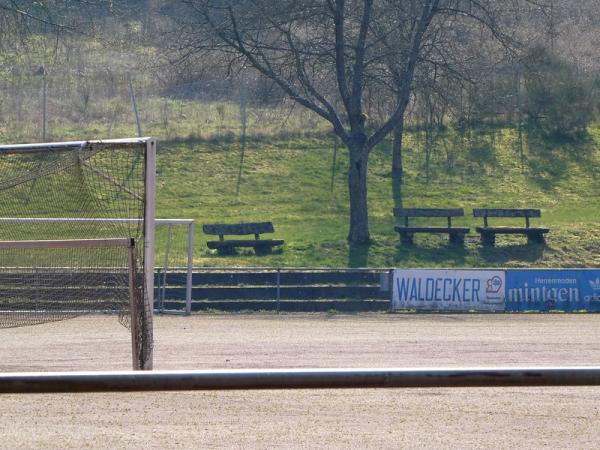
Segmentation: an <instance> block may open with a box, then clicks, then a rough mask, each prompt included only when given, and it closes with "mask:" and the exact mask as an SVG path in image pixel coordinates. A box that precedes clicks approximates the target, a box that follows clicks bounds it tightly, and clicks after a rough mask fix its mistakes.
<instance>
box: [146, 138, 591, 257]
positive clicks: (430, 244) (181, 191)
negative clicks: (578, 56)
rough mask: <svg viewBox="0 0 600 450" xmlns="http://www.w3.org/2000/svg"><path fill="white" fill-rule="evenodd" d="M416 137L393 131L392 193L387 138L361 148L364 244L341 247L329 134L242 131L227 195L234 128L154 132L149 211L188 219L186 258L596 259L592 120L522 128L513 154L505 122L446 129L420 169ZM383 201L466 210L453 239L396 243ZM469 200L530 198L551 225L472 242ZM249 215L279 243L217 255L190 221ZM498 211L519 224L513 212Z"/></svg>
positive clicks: (341, 214)
mask: <svg viewBox="0 0 600 450" xmlns="http://www.w3.org/2000/svg"><path fill="white" fill-rule="evenodd" d="M423 141H424V139H423V136H421V135H420V133H418V132H412V133H409V134H408V135H407V137H406V139H405V143H406V146H405V153H404V155H405V169H406V175H405V181H404V184H403V185H402V188H401V190H400V192H399V193H398V192H396V194H397V196H396V203H395V202H394V195H393V188H392V178H391V176H390V175H389V173H390V153H389V147H390V145H389V142H385V143H383V144H382V145H381V146H379V147H378V148H376V149H375V150H374V152H373V154H372V156H371V158H370V166H369V208H370V210H369V217H370V229H371V234H372V237H373V239H374V243H373V245H371V246H362V247H352V248H351V247H349V246H348V244H347V242H346V234H347V230H348V196H347V188H346V176H345V174H346V167H347V152H346V151H345V149H343V148H341V149H340V151H339V152H338V157H337V164H336V177H335V180H334V185H333V191H332V190H331V166H332V156H333V139H332V137H331V136H328V135H326V134H318V133H316V134H314V135H313V136H306V135H304V134H301V133H299V134H295V135H294V134H289V135H282V134H279V135H275V136H271V137H265V136H257V137H256V138H255V139H253V140H251V141H250V142H249V144H248V147H247V149H246V154H245V160H244V167H243V171H242V182H241V186H240V195H239V196H236V181H237V174H238V169H239V159H240V149H239V145H238V143H237V141H236V139H235V138H233V137H231V136H229V137H228V138H226V139H219V137H218V136H213V137H211V138H206V139H188V140H179V141H170V142H169V141H167V142H162V143H161V145H160V149H159V155H158V198H157V202H158V216H159V217H180V218H193V219H195V220H196V222H197V224H198V227H197V230H198V231H197V236H196V242H197V245H196V251H195V261H194V262H195V264H196V265H198V266H335V267H344V266H350V267H364V266H369V267H383V266H385V267H389V266H397V267H521V266H533V267H600V225H599V224H598V218H599V217H600V150H599V148H600V129H598V128H592V129H590V130H589V133H588V136H586V137H585V138H582V139H581V140H579V141H577V142H556V141H554V140H551V139H548V138H545V137H543V136H540V135H538V134H536V133H535V132H534V131H533V130H530V131H529V132H528V133H526V134H525V136H524V138H523V139H522V142H523V156H522V157H521V150H520V145H519V139H518V134H517V132H516V130H514V129H509V128H502V129H485V130H480V131H479V132H477V133H472V134H471V135H470V136H466V135H461V134H460V133H458V132H456V131H454V130H452V129H449V130H448V131H446V132H445V133H444V135H443V136H441V138H440V139H438V142H437V144H436V146H435V148H434V149H432V159H431V164H430V167H429V169H428V170H427V169H426V167H425V166H424V164H425V157H424V154H425V152H424V149H423V148H422V147H423V146H422V142H423ZM427 173H428V174H429V177H426V174H427ZM395 204H396V205H397V206H400V205H402V206H405V207H464V208H465V211H466V215H467V217H465V218H464V219H463V220H457V221H456V224H457V225H467V226H470V227H471V229H472V233H471V234H470V235H468V236H467V241H466V245H465V247H464V248H463V249H457V248H455V247H452V246H449V245H447V243H446V241H447V238H446V237H441V236H432V235H417V237H416V240H415V245H414V246H411V247H407V246H403V245H401V244H400V243H399V238H398V235H397V233H395V232H394V231H393V226H394V223H395V221H394V218H393V216H392V209H393V207H394V205H395ZM473 207H523V208H524V207H528V208H540V209H542V218H541V219H538V220H535V219H534V220H533V224H534V225H535V224H539V225H544V226H549V227H550V228H551V229H552V231H551V232H550V234H549V235H548V239H547V245H545V246H535V245H526V244H525V238H520V237H514V238H511V237H499V238H498V244H497V247H496V248H494V249H483V248H481V246H480V245H479V236H478V235H477V234H475V233H474V228H475V226H477V225H479V222H480V221H479V220H475V219H474V218H473V217H471V208H473ZM260 220H272V221H273V223H274V225H275V229H276V233H275V235H274V236H275V237H277V238H282V239H285V241H286V244H285V246H284V247H283V249H282V250H280V251H274V252H273V254H271V255H266V256H256V255H254V253H253V251H252V250H240V251H239V253H238V254H237V255H234V256H220V255H217V254H216V253H213V252H212V251H209V250H208V249H207V248H206V244H205V242H206V238H207V237H206V236H204V235H203V234H202V231H201V224H203V223H234V222H240V221H260ZM444 220H445V219H444ZM416 223H418V221H417V222H416ZM427 223H435V222H431V221H427ZM495 223H502V222H500V220H498V221H497V222H495ZM504 223H506V224H511V223H514V224H520V219H517V220H516V221H507V222H504Z"/></svg>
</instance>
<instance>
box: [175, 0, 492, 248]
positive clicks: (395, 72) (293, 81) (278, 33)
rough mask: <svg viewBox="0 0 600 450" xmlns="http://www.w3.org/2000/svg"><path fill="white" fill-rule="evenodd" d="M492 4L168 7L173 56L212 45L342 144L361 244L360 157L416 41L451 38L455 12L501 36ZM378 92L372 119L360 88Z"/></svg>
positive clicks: (447, 0)
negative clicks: (379, 103)
mask: <svg viewBox="0 0 600 450" xmlns="http://www.w3.org/2000/svg"><path fill="white" fill-rule="evenodd" d="M501 3H503V2H495V1H487V0H486V1H456V0H418V1H417V0H303V1H296V0H283V1H279V2H271V1H268V0H245V1H236V2H233V1H232V2H229V1H224V0H216V1H215V0H181V2H180V5H181V7H180V8H175V9H173V10H172V12H175V13H176V14H175V17H176V20H177V28H178V35H177V43H178V44H179V50H180V56H181V58H182V59H184V60H185V59H186V58H192V57H195V56H196V55H197V54H198V53H202V52H206V51H218V52H220V54H221V55H222V56H223V57H224V58H227V61H228V63H229V64H235V63H236V62H243V63H244V64H248V65H249V66H251V67H253V68H254V69H255V70H257V71H259V72H260V73H261V74H263V75H264V76H266V77H268V78H270V79H272V80H273V81H274V82H275V83H276V84H277V85H278V86H279V88H280V89H281V90H283V91H284V92H285V94H286V95H287V96H289V97H290V98H291V99H293V100H294V101H296V102H298V103H299V104H301V105H302V106H304V107H306V108H308V109H310V110H311V111H313V112H315V113H316V114H318V115H319V116H321V117H322V118H323V119H325V120H327V121H328V122H330V123H331V125H332V127H333V130H334V132H335V133H336V134H337V135H338V136H339V137H340V139H341V140H342V142H343V143H344V144H345V145H346V147H347V148H348V151H349V161H350V164H349V169H348V191H349V196H350V226H349V232H348V241H349V242H350V243H352V244H365V243H369V242H370V235H369V226H368V208H367V171H368V158H369V154H370V152H371V151H372V150H373V148H374V147H375V146H376V145H377V144H378V143H380V142H381V141H382V139H384V137H385V136H387V135H388V133H390V132H391V131H392V130H393V129H394V128H395V127H398V126H399V125H400V124H401V123H402V119H403V116H404V113H405V110H406V107H407V105H408V103H409V100H410V93H411V86H412V82H413V78H414V74H415V70H416V68H417V66H418V65H419V64H420V63H421V57H422V55H423V49H424V44H425V43H427V44H428V45H429V46H435V45H436V43H437V42H442V41H444V40H446V39H448V38H450V37H451V34H452V33H453V32H454V30H455V23H456V22H457V20H455V19H458V18H460V19H461V20H462V19H464V18H470V19H474V20H475V21H477V22H479V23H482V24H485V25H486V26H487V27H489V29H491V30H493V31H494V33H495V34H496V36H500V33H499V27H498V25H497V24H498V22H497V21H496V15H497V13H498V12H499V10H500V7H501V6H502V5H501ZM437 50H438V51H440V52H443V49H442V48H438V49H437ZM391 61H393V64H392V63H390V62H391ZM332 87H334V89H332ZM382 89H387V92H389V93H390V96H391V97H390V98H392V99H393V100H392V106H391V107H390V108H389V113H388V115H387V117H385V119H384V120H382V122H381V123H378V124H374V123H372V122H370V119H369V117H368V115H367V114H366V111H367V108H366V103H367V93H368V92H369V91H376V90H379V91H381V90H382Z"/></svg>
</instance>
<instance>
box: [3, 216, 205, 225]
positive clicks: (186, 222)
mask: <svg viewBox="0 0 600 450" xmlns="http://www.w3.org/2000/svg"><path fill="white" fill-rule="evenodd" d="M63 222H64V223H137V222H142V219H116V218H115V219H113V218H98V219H94V218H87V217H0V223H10V224H19V223H63ZM154 223H157V224H160V225H179V224H182V225H189V224H191V223H194V219H155V220H154Z"/></svg>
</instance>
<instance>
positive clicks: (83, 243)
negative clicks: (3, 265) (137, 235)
mask: <svg viewBox="0 0 600 450" xmlns="http://www.w3.org/2000/svg"><path fill="white" fill-rule="evenodd" d="M96 247H98V248H100V247H135V240H134V239H129V238H127V239H120V238H117V239H62V240H40V241H0V250H13V249H24V248H96Z"/></svg>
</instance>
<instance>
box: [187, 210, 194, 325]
mask: <svg viewBox="0 0 600 450" xmlns="http://www.w3.org/2000/svg"><path fill="white" fill-rule="evenodd" d="M195 229H196V227H195V225H194V222H193V221H192V222H190V224H189V225H188V260H187V282H186V287H185V314H186V316H189V315H190V314H191V313H192V279H193V277H192V275H193V274H192V271H193V269H194V232H195Z"/></svg>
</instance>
